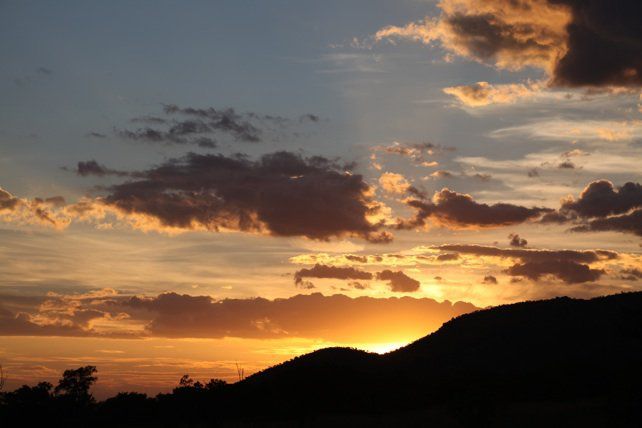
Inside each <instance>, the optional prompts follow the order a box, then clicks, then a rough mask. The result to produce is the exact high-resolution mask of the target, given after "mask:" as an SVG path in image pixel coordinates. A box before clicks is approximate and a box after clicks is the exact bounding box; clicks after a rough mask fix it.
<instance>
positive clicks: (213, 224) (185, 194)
mask: <svg viewBox="0 0 642 428" xmlns="http://www.w3.org/2000/svg"><path fill="white" fill-rule="evenodd" d="M345 169H346V165H339V164H337V163H336V162H334V161H331V160H328V159H326V158H323V157H319V156H315V157H309V158H304V157H302V156H300V155H298V154H294V153H290V152H276V153H272V154H268V155H264V156H262V157H261V158H260V159H259V160H256V161H252V160H250V159H248V158H247V157H245V156H242V155H235V156H230V157H228V156H224V155H220V154H219V155H200V154H194V153H191V154H188V155H187V156H185V157H183V158H181V159H172V160H169V161H167V162H166V163H164V164H162V165H160V166H158V167H156V168H153V169H150V170H147V171H142V172H137V173H135V174H136V177H137V178H139V179H136V180H131V181H127V182H125V183H121V184H117V185H114V186H111V187H109V188H108V190H109V194H108V195H107V196H106V197H104V198H103V199H102V202H103V203H104V204H107V205H109V206H112V207H114V208H117V209H118V210H120V211H121V212H124V213H128V214H144V215H146V216H150V217H151V218H153V219H156V220H157V221H158V222H159V223H160V224H161V225H162V226H163V227H174V228H182V229H194V228H202V229H207V230H213V231H218V230H220V229H222V228H224V229H231V230H240V231H247V232H265V233H269V234H271V235H275V236H306V237H309V238H313V239H321V240H325V239H329V238H331V237H338V236H359V237H362V238H365V239H367V240H369V241H372V242H387V241H389V240H390V239H391V236H390V234H389V233H387V232H382V231H380V229H381V225H377V224H372V223H370V222H369V221H368V219H367V217H368V215H370V214H374V213H376V212H377V211H378V204H377V203H376V202H375V201H374V200H372V199H371V196H369V195H370V187H369V186H368V185H367V184H366V183H365V181H364V180H363V177H362V176H361V175H358V174H352V173H349V172H346V170H345Z"/></svg>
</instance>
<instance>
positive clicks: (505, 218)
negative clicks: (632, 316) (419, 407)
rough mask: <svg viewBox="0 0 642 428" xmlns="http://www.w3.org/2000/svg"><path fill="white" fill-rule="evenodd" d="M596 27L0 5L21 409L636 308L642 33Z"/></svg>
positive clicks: (566, 5)
mask: <svg viewBox="0 0 642 428" xmlns="http://www.w3.org/2000/svg"><path fill="white" fill-rule="evenodd" d="M588 3H590V5H589V4H588ZM588 3H586V4H581V2H579V3H578V2H577V1H574V0H559V1H553V0H524V1H523V2H518V3H514V2H511V1H508V0H492V1H488V2H485V3H484V4H483V5H481V4H477V3H475V2H474V1H473V0H441V1H433V0H404V1H387V0H374V1H372V0H353V1H350V2H342V1H336V0H331V1H327V2H323V3H322V4H321V3H317V2H293V1H287V0H279V1H276V2H270V3H269V4H267V3H266V2H260V1H258V0H253V1H248V2H243V3H239V2H234V1H227V0H226V1H221V2H216V3H207V2H196V1H195V2H186V3H180V4H179V3H175V2H169V1H161V2H153V3H151V2H150V3H146V2H141V3H133V2H126V1H116V2H109V3H101V2H77V1H65V2H62V3H56V4H53V3H47V2H39V1H32V2H31V1H30V2H4V3H2V4H0V35H1V36H2V37H1V38H0V56H1V57H2V59H3V61H2V66H0V90H2V92H3V94H5V96H4V97H3V101H2V102H0V365H1V366H2V368H3V370H4V373H5V375H6V377H7V382H6V385H5V390H13V389H15V388H18V387H20V386H21V385H23V384H34V383H35V382H38V381H41V380H47V381H49V382H52V383H55V382H56V381H57V380H58V379H59V378H60V375H61V373H62V372H63V371H64V370H65V369H70V368H76V367H79V366H85V365H95V366H97V367H98V370H99V372H98V377H99V381H98V383H97V384H96V385H95V387H94V388H93V390H92V391H93V392H94V394H95V395H96V396H97V397H99V398H104V397H107V396H111V395H113V394H114V393H116V392H118V391H123V390H128V391H139V392H146V393H149V394H155V393H158V392H163V391H164V392H167V391H169V390H170V389H171V388H172V387H173V386H175V385H176V382H177V381H178V380H179V379H180V377H181V376H182V375H184V374H186V373H187V374H190V375H191V376H192V378H194V379H196V380H201V381H208V380H209V379H213V378H216V379H223V380H226V381H228V382H233V381H235V380H236V379H237V378H238V373H237V368H238V367H237V365H238V366H241V367H242V368H243V369H244V371H245V374H246V375H250V374H252V373H255V372H257V371H260V370H262V369H265V368H267V367H270V366H273V365H274V364H278V363H280V362H283V361H286V360H288V359H290V358H292V357H294V356H297V355H301V354H305V353H308V352H311V351H314V350H317V349H321V348H325V347H329V346H342V347H343V346H345V347H355V348H358V349H363V350H366V351H369V352H376V353H385V352H388V351H390V350H392V349H396V348H399V347H402V346H404V345H406V344H409V343H411V342H413V341H415V340H417V339H419V338H421V337H424V336H425V335H427V334H429V333H431V332H434V331H436V330H437V329H438V328H439V327H440V326H441V325H442V324H443V323H444V322H447V321H449V320H450V319H452V318H454V317H457V316H460V315H463V314H465V313H469V312H471V311H474V310H478V309H483V308H489V307H495V306H499V305H504V304H511V303H517V302H523V301H531V300H543V299H550V298H555V297H560V296H568V297H572V298H579V299H590V298H593V297H599V296H606V295H613V294H618V293H623V292H636V291H642V239H641V238H642V184H641V178H642V169H640V167H639V160H640V159H642V61H641V55H640V51H639V46H640V43H642V35H641V34H640V30H639V25H637V22H636V21H635V15H636V14H635V13H633V12H635V11H636V10H637V9H636V8H639V6H637V5H636V4H634V2H633V1H632V0H626V1H624V0H623V2H622V9H617V10H615V9H612V8H609V6H608V4H607V2H604V1H602V0H592V1H591V2H588ZM627 8H628V9H627ZM533 10H534V11H536V12H537V13H531V12H532V11H533ZM627 10H629V12H630V13H626V11H627ZM587 64H588V65H590V67H587Z"/></svg>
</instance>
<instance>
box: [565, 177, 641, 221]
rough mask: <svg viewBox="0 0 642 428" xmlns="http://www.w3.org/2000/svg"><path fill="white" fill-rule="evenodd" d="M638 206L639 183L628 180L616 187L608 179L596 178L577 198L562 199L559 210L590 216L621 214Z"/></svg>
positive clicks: (639, 205)
mask: <svg viewBox="0 0 642 428" xmlns="http://www.w3.org/2000/svg"><path fill="white" fill-rule="evenodd" d="M638 207H642V185H640V184H639V183H632V182H628V183H625V184H624V185H623V186H621V187H619V188H616V187H615V186H614V185H613V183H611V182H610V181H607V180H597V181H593V182H591V183H589V185H588V186H586V187H585V188H584V190H582V193H580V196H579V198H578V199H573V198H570V199H567V200H565V201H563V202H562V205H561V208H560V210H561V211H562V212H572V213H574V214H576V215H577V216H579V217H583V218H591V217H606V216H608V215H611V214H623V213H626V212H628V211H629V210H631V209H633V208H638Z"/></svg>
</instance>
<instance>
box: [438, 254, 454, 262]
mask: <svg viewBox="0 0 642 428" xmlns="http://www.w3.org/2000/svg"><path fill="white" fill-rule="evenodd" d="M458 259H459V254H457V253H444V254H439V255H438V256H437V260H438V261H440V262H448V261H452V260H458Z"/></svg>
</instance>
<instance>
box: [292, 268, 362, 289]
mask: <svg viewBox="0 0 642 428" xmlns="http://www.w3.org/2000/svg"><path fill="white" fill-rule="evenodd" d="M372 277H373V275H372V274H371V273H370V272H365V271H362V270H359V269H355V268H352V267H338V266H326V265H320V264H316V265H314V267H312V268H310V269H300V270H298V271H296V272H295V273H294V282H295V284H297V285H301V284H303V283H304V281H303V279H304V278H332V279H342V280H347V279H372Z"/></svg>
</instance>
